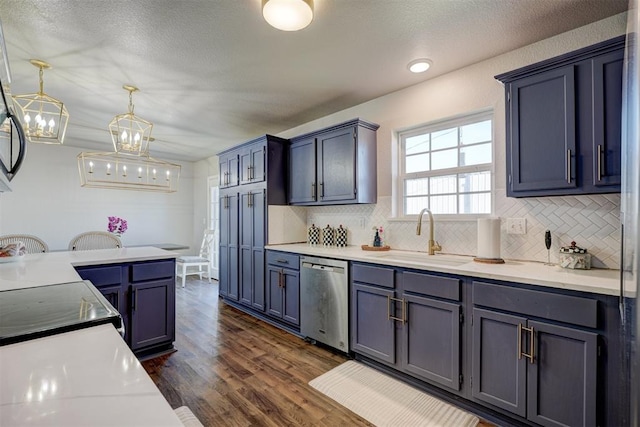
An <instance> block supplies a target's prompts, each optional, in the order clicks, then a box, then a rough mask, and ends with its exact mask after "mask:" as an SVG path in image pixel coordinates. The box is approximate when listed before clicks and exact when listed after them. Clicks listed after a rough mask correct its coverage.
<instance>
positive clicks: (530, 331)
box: [518, 324, 535, 364]
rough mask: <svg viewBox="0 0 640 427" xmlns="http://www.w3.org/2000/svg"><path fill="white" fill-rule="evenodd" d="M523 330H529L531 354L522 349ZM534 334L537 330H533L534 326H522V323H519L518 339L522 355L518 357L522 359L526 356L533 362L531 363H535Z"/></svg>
mask: <svg viewBox="0 0 640 427" xmlns="http://www.w3.org/2000/svg"><path fill="white" fill-rule="evenodd" d="M522 331H527V332H529V352H530V353H529V354H527V353H525V352H524V351H522V342H521V335H522V334H521V332H522ZM534 334H535V331H534V330H533V326H532V327H530V328H527V327H526V326H522V325H521V324H518V341H519V345H518V347H520V356H519V357H518V359H521V358H522V357H521V356H523V357H526V358H527V359H529V362H531V364H533V363H534V347H533V346H534V337H533V336H534Z"/></svg>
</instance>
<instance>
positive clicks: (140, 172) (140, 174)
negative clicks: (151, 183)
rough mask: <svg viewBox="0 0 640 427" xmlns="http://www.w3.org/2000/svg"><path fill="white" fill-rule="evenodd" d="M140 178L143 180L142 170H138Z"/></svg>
mask: <svg viewBox="0 0 640 427" xmlns="http://www.w3.org/2000/svg"><path fill="white" fill-rule="evenodd" d="M138 178H142V168H141V167H140V168H138Z"/></svg>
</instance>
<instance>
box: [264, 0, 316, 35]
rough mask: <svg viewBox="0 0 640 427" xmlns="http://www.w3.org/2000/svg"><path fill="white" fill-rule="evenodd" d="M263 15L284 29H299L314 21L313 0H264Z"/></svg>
mask: <svg viewBox="0 0 640 427" xmlns="http://www.w3.org/2000/svg"><path fill="white" fill-rule="evenodd" d="M262 16H264V19H265V20H266V21H267V22H268V23H269V25H271V26H272V27H275V28H277V29H279V30H282V31H298V30H301V29H303V28H305V27H306V26H307V25H309V24H310V23H311V21H313V0H262Z"/></svg>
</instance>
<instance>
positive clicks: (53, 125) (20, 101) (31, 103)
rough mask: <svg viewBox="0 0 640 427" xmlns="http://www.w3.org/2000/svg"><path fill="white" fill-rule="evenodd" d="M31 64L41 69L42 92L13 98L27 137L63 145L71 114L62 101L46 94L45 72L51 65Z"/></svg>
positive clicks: (35, 140)
mask: <svg viewBox="0 0 640 427" xmlns="http://www.w3.org/2000/svg"><path fill="white" fill-rule="evenodd" d="M30 62H31V63H32V64H33V65H34V66H36V67H38V68H39V69H40V91H39V92H38V93H30V94H26V95H14V96H13V100H14V102H15V104H16V105H17V106H18V108H19V109H20V116H21V117H22V125H23V127H24V131H25V135H26V136H27V138H28V139H29V141H31V142H36V143H44V144H62V143H63V142H64V137H65V133H66V131H67V123H68V122H69V113H68V112H67V108H66V107H65V105H64V103H63V102H62V101H59V100H57V99H55V98H52V97H51V96H49V95H47V94H46V93H44V81H43V73H44V71H43V70H44V69H48V68H51V65H49V64H48V63H46V62H44V61H41V60H39V59H32V60H31V61H30Z"/></svg>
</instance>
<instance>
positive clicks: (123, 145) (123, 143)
mask: <svg viewBox="0 0 640 427" xmlns="http://www.w3.org/2000/svg"><path fill="white" fill-rule="evenodd" d="M122 88H123V89H124V90H126V91H128V92H129V110H128V111H127V112H126V113H124V114H118V115H117V116H115V117H114V118H113V120H111V123H109V131H110V132H111V139H112V141H113V149H114V150H115V151H117V152H123V153H128V154H135V155H138V156H139V155H141V154H142V153H144V152H146V151H147V146H148V145H149V138H150V137H151V131H152V130H153V123H151V122H149V121H147V120H145V119H142V118H140V117H137V116H136V115H135V114H134V113H133V109H134V106H133V92H137V91H138V90H139V89H138V88H137V87H135V86H132V85H123V86H122Z"/></svg>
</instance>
